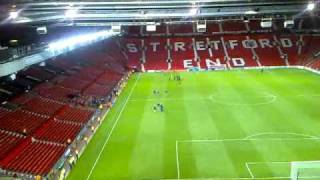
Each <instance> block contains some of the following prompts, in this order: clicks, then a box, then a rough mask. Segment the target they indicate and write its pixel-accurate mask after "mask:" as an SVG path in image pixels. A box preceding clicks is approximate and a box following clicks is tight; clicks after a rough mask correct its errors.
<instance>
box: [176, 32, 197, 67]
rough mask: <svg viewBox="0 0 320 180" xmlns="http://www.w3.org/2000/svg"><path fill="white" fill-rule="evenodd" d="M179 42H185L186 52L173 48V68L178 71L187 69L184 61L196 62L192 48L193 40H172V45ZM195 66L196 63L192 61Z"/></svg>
mask: <svg viewBox="0 0 320 180" xmlns="http://www.w3.org/2000/svg"><path fill="white" fill-rule="evenodd" d="M177 42H184V43H185V46H184V50H181V49H175V48H173V50H172V51H171V52H172V68H173V69H176V70H183V69H185V68H184V66H183V61H184V60H187V59H189V60H194V58H195V55H194V51H193V47H192V39H191V38H172V39H171V44H174V43H177ZM192 62H193V65H194V66H196V62H195V61H192Z"/></svg>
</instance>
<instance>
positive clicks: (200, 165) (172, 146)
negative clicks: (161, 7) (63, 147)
mask: <svg viewBox="0 0 320 180" xmlns="http://www.w3.org/2000/svg"><path fill="white" fill-rule="evenodd" d="M180 75H181V76H182V79H183V80H182V83H181V84H179V83H177V82H176V81H172V80H169V76H170V73H146V74H135V75H134V76H133V77H132V78H131V79H130V80H129V82H128V85H127V87H126V88H125V89H124V91H123V92H122V94H121V95H120V97H119V99H118V101H117V103H116V105H115V106H114V107H113V108H112V110H111V111H110V113H109V114H108V115H107V117H106V119H105V120H104V122H103V123H102V125H101V127H100V128H99V129H98V131H97V133H96V135H95V136H94V137H93V139H92V141H91V142H90V144H89V145H88V147H87V149H86V150H85V151H84V153H83V155H82V156H81V158H80V160H79V161H78V162H77V164H76V166H75V167H74V169H73V170H72V171H71V173H70V175H69V177H68V178H69V179H70V180H86V179H87V178H88V175H89V173H90V171H91V170H92V173H91V175H90V179H112V180H120V179H121V180H122V179H123V180H125V179H176V178H178V171H179V176H180V178H181V179H197V178H250V177H251V175H250V173H249V170H248V169H250V170H251V173H252V175H254V177H256V178H263V177H288V176H289V171H290V164H289V162H291V161H308V160H320V141H319V139H318V136H319V135H320V119H319V117H320V83H319V82H320V76H318V75H315V74H313V73H310V72H307V71H303V70H292V69H291V70H284V69H283V70H269V71H265V72H264V73H260V71H255V70H248V71H229V72H199V73H187V72H185V73H180ZM155 89H158V90H160V92H161V94H160V95H159V96H156V95H154V94H153V90H155ZM166 90H167V91H168V93H165V91H166ZM156 103H162V104H164V106H165V112H163V113H161V112H154V111H153V110H152V107H153V106H154V105H155V104H156ZM110 132H111V133H110ZM108 137H109V138H108ZM107 140H108V141H107ZM104 145H105V146H104ZM103 146H104V148H103ZM102 149H103V151H101V150H102ZM100 152H101V154H100V155H101V156H99V153H100ZM98 156H99V158H98ZM97 158H98V160H97ZM96 160H97V163H96V164H95V161H96ZM276 162H277V163H276ZM94 164H95V165H94ZM247 166H248V168H247ZM93 167H94V168H93Z"/></svg>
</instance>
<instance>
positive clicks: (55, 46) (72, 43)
mask: <svg viewBox="0 0 320 180" xmlns="http://www.w3.org/2000/svg"><path fill="white" fill-rule="evenodd" d="M118 34H119V32H114V31H112V30H104V31H98V32H94V33H87V34H82V35H79V36H73V37H70V38H67V39H64V40H60V41H56V42H53V43H50V44H49V46H48V47H49V48H48V50H50V51H64V50H72V49H75V48H77V47H81V46H85V45H87V44H90V43H93V42H97V41H100V40H104V39H106V38H108V37H111V36H115V35H118Z"/></svg>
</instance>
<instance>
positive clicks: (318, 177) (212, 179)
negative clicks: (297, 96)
mask: <svg viewBox="0 0 320 180" xmlns="http://www.w3.org/2000/svg"><path fill="white" fill-rule="evenodd" d="M290 178H291V177H280V176H279V177H255V178H254V179H264V180H266V179H290ZM301 178H302V179H320V176H308V177H301ZM239 179H240V180H241V179H244V180H246V179H253V178H251V177H250V178H249V177H243V178H241V177H230V178H226V177H223V178H219V177H215V178H185V179H180V180H239ZM162 180H176V179H162Z"/></svg>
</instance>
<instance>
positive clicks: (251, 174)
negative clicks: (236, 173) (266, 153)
mask: <svg viewBox="0 0 320 180" xmlns="http://www.w3.org/2000/svg"><path fill="white" fill-rule="evenodd" d="M246 167H247V170H248V172H249V174H250V176H251V178H252V179H253V178H254V175H253V173H252V171H251V169H250V167H249V164H248V163H246Z"/></svg>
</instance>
